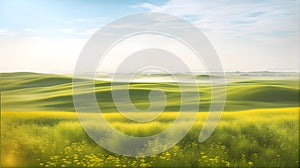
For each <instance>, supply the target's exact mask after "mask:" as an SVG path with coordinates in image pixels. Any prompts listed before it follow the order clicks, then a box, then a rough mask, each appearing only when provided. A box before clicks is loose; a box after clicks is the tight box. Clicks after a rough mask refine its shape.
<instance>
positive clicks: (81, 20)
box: [75, 18, 92, 23]
mask: <svg viewBox="0 0 300 168" xmlns="http://www.w3.org/2000/svg"><path fill="white" fill-rule="evenodd" d="M91 21H92V20H91V19H86V18H76V19H75V22H86V23H87V22H91Z"/></svg>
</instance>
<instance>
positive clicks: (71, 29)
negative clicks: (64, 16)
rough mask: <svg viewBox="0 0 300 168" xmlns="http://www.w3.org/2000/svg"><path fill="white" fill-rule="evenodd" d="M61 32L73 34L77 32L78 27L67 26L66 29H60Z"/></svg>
mask: <svg viewBox="0 0 300 168" xmlns="http://www.w3.org/2000/svg"><path fill="white" fill-rule="evenodd" d="M58 31H59V32H62V33H67V34H73V33H75V32H76V28H66V29H59V30H58Z"/></svg>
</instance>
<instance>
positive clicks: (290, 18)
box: [134, 0, 300, 71]
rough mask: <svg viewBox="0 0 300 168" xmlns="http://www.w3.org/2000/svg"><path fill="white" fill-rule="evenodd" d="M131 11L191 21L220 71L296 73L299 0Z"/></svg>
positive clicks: (228, 0) (222, 0) (205, 2)
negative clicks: (218, 62)
mask: <svg viewBox="0 0 300 168" xmlns="http://www.w3.org/2000/svg"><path fill="white" fill-rule="evenodd" d="M134 7H136V8H137V7H138V8H144V9H147V10H149V11H152V12H163V13H170V14H173V15H177V16H180V17H183V18H185V19H187V20H189V21H190V22H192V23H193V24H194V25H195V26H197V27H198V28H199V29H200V30H201V31H203V32H204V33H205V35H206V36H207V37H208V39H209V40H210V41H211V43H212V44H213V46H214V47H215V49H216V50H217V53H218V55H219V56H220V59H221V60H222V63H223V66H224V68H225V70H270V69H289V70H297V71H299V65H298V62H299V54H300V53H299V46H300V44H299V20H300V19H299V14H298V13H299V9H298V7H299V1H298V0H285V1H282V0H266V1H257V0H243V1H238V0H236V1H235V0H214V1H210V0H202V1H197V0H186V1H181V0H170V1H168V2H167V3H165V4H164V5H153V4H150V3H142V4H137V5H135V6H134Z"/></svg>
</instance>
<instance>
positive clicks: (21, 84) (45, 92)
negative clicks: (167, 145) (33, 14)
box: [1, 72, 299, 112]
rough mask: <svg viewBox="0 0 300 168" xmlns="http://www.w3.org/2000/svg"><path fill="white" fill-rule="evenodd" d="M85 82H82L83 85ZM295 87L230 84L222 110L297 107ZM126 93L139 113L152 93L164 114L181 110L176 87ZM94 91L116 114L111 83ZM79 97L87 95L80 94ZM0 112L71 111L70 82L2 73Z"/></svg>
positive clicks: (205, 103)
mask: <svg viewBox="0 0 300 168" xmlns="http://www.w3.org/2000/svg"><path fill="white" fill-rule="evenodd" d="M228 78H230V76H229V77H228ZM84 81H85V80H84V79H82V82H83V85H84ZM297 83H298V81H297V80H293V79H289V80H248V79H247V80H239V81H235V82H230V83H228V85H227V99H226V105H225V110H227V111H237V110H246V109H255V108H257V109H261V108H277V107H298V105H299V99H298V97H299V87H298V85H297ZM118 85H119V86H118V90H116V92H119V91H121V90H123V89H126V87H125V85H124V84H122V83H118ZM183 85H188V84H183ZM83 88H84V87H83ZM198 88H199V93H200V96H201V102H200V109H199V111H207V110H208V107H209V105H210V87H209V85H208V84H199V86H198ZM129 89H130V91H129V92H130V98H131V101H132V102H133V103H134V105H135V106H136V107H137V108H139V109H141V110H145V109H147V108H148V107H149V106H150V102H149V100H148V95H149V93H150V91H151V90H152V89H160V90H163V91H164V92H165V94H166V97H167V106H166V108H165V111H178V110H179V108H180V90H179V86H178V85H177V84H176V83H167V82H164V83H131V84H130V87H129ZM95 91H96V97H97V100H98V102H99V105H100V107H101V110H102V111H103V112H115V111H117V110H116V107H115V105H114V104H113V100H112V96H111V83H110V82H107V81H100V80H99V81H95ZM81 94H86V92H85V91H84V90H82V92H81ZM197 99H198V98H195V97H189V102H190V103H199V102H198V101H197ZM1 108H2V111H74V105H73V97H72V78H71V77H70V76H62V75H54V74H39V73H29V72H17V73H1Z"/></svg>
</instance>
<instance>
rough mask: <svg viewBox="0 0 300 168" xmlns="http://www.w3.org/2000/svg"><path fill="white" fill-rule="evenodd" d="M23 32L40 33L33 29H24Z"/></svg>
mask: <svg viewBox="0 0 300 168" xmlns="http://www.w3.org/2000/svg"><path fill="white" fill-rule="evenodd" d="M24 30H25V31H26V32H29V33H36V32H39V31H40V30H39V29H34V28H25V29H24Z"/></svg>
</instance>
